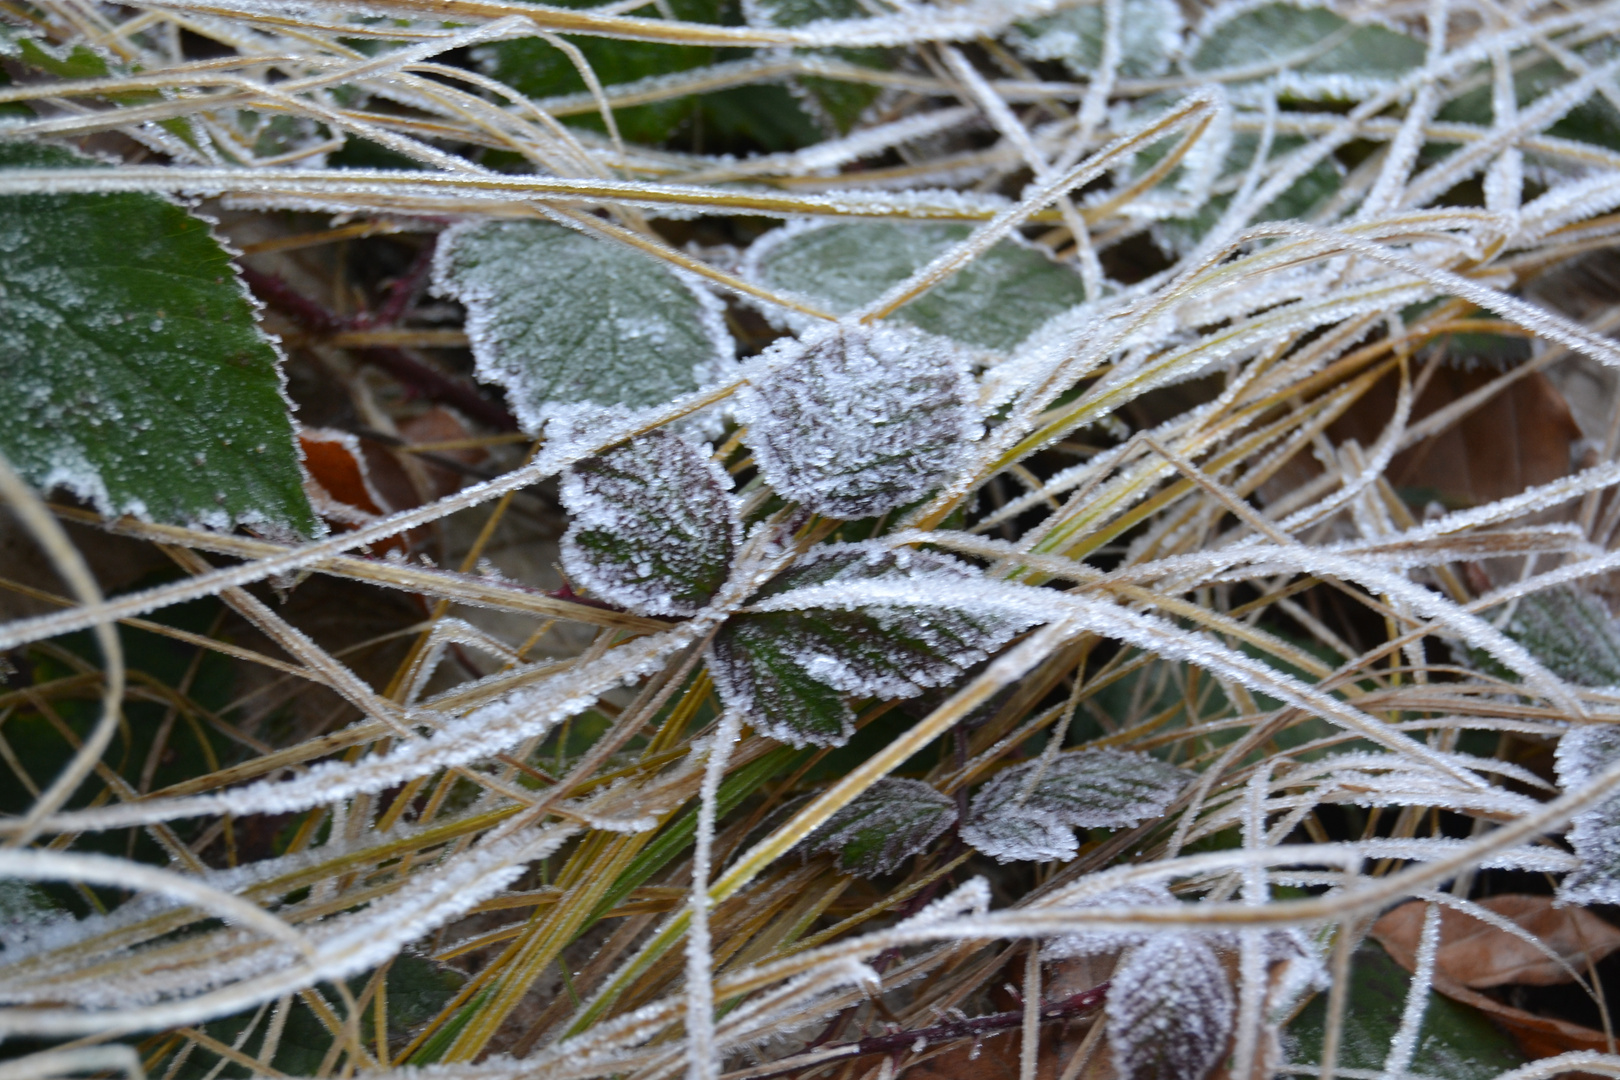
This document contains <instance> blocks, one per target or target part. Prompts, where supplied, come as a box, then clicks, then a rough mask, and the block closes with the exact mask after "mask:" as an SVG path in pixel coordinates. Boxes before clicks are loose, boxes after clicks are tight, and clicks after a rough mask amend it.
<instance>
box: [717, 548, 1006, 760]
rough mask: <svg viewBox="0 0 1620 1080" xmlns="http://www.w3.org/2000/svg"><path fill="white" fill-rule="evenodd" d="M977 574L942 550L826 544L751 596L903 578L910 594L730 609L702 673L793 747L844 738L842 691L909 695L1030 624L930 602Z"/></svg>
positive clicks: (729, 702)
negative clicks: (864, 602)
mask: <svg viewBox="0 0 1620 1080" xmlns="http://www.w3.org/2000/svg"><path fill="white" fill-rule="evenodd" d="M976 574H977V571H975V570H973V569H972V568H971V567H969V566H967V565H965V564H963V563H959V562H957V561H956V560H954V559H951V558H948V557H947V556H944V555H935V554H932V553H929V552H907V551H894V550H889V549H885V548H881V547H867V546H862V545H830V546H828V547H825V548H822V549H820V550H818V551H815V552H812V553H811V554H810V555H809V556H807V557H806V558H805V559H803V560H801V561H800V562H799V563H798V564H797V565H795V566H793V567H791V568H790V569H789V570H787V571H786V572H784V573H782V574H779V575H778V576H777V577H776V578H775V579H774V580H773V581H772V582H771V583H770V584H769V585H768V586H766V587H765V588H764V589H762V590H761V591H760V593H759V594H758V595H757V596H756V597H754V600H755V601H756V602H757V601H760V600H763V599H766V598H774V599H777V600H779V601H785V602H788V603H791V596H792V593H793V591H794V590H796V589H808V588H814V587H816V586H831V585H844V584H856V583H859V582H863V581H882V582H885V583H888V584H894V583H900V582H904V583H907V584H908V585H909V586H911V587H913V588H914V590H915V594H916V601H915V602H908V603H901V604H883V605H877V604H873V605H869V606H865V607H854V608H845V607H837V608H823V607H806V608H798V609H789V610H775V611H756V612H750V613H745V614H740V615H736V616H733V617H732V618H731V619H729V620H727V622H726V624H725V626H724V627H723V628H722V629H721V631H720V633H719V634H718V635H717V636H716V638H715V640H714V644H713V646H712V647H711V649H710V656H709V670H710V672H711V673H712V674H713V676H714V681H715V685H716V686H718V687H719V689H720V696H721V700H722V701H723V702H724V703H725V705H726V707H727V708H732V709H736V710H738V711H740V712H741V713H742V714H743V715H744V716H745V717H746V718H747V720H748V722H749V723H750V724H752V725H753V726H754V728H755V729H756V730H758V731H760V732H763V733H765V734H767V735H770V736H771V737H772V738H775V739H780V740H781V741H782V742H786V743H791V744H792V745H794V746H806V745H814V746H841V745H843V743H844V742H846V741H847V740H848V739H849V736H850V734H851V733H852V732H853V730H854V723H855V715H854V713H853V711H852V710H851V709H850V707H849V704H848V702H847V700H846V699H847V698H849V697H857V698H870V697H878V698H885V699H895V698H908V697H915V696H916V695H917V694H920V693H921V692H922V691H923V690H924V689H925V688H927V687H932V686H940V685H943V684H945V683H946V682H949V681H950V680H951V679H954V678H955V677H956V676H958V675H959V674H961V672H962V671H963V670H964V669H965V668H967V667H969V666H970V665H972V664H975V663H977V662H978V661H979V660H982V659H983V658H984V657H985V656H986V655H987V654H988V653H990V652H992V651H994V650H995V649H998V648H1000V647H1001V646H1002V645H1003V644H1005V643H1006V642H1007V641H1008V640H1009V639H1010V638H1011V637H1012V636H1013V635H1014V634H1016V633H1018V632H1019V631H1020V630H1022V629H1024V628H1025V627H1026V626H1027V625H1028V622H1027V621H1019V620H1015V619H1014V618H1012V617H1010V616H1005V615H999V614H990V613H985V612H970V611H966V610H962V609H958V608H952V607H947V606H942V605H939V604H936V603H932V602H931V601H930V596H929V586H930V585H931V584H933V583H936V582H937V583H947V584H952V583H960V582H962V581H964V580H967V579H971V578H973V577H974V576H976Z"/></svg>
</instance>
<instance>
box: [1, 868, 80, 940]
mask: <svg viewBox="0 0 1620 1080" xmlns="http://www.w3.org/2000/svg"><path fill="white" fill-rule="evenodd" d="M70 918H72V916H70V915H69V914H68V913H67V912H65V911H63V910H62V909H60V908H58V907H57V906H56V905H55V904H54V903H52V902H51V898H50V897H49V896H47V895H45V891H44V890H43V889H41V888H40V887H39V886H38V885H35V884H33V883H31V882H27V881H18V880H16V879H15V878H0V957H4V956H5V954H6V951H7V950H8V949H14V948H16V947H17V946H19V945H21V944H22V943H23V942H25V941H28V940H29V939H30V938H32V937H34V936H35V935H36V934H38V933H39V932H40V931H42V930H44V929H45V928H46V927H48V926H53V925H55V924H56V923H59V922H63V921H65V920H67V919H70Z"/></svg>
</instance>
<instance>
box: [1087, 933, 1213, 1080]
mask: <svg viewBox="0 0 1620 1080" xmlns="http://www.w3.org/2000/svg"><path fill="white" fill-rule="evenodd" d="M1232 1006H1233V1002H1232V986H1231V983H1230V982H1228V980H1227V978H1226V970H1225V969H1224V968H1223V967H1221V961H1220V959H1219V957H1217V956H1216V955H1215V951H1214V950H1213V949H1211V948H1210V947H1209V946H1208V945H1207V944H1205V943H1204V942H1203V941H1201V940H1200V939H1198V938H1197V937H1195V936H1193V935H1190V934H1181V933H1160V934H1156V935H1154V936H1153V937H1152V938H1150V939H1149V940H1148V942H1147V944H1145V945H1141V946H1139V947H1137V948H1135V949H1132V950H1131V951H1130V952H1128V953H1126V954H1125V956H1124V957H1123V958H1122V959H1121V960H1120V963H1119V966H1118V967H1117V968H1115V969H1114V974H1113V977H1112V978H1111V979H1110V980H1109V990H1108V1015H1107V1025H1108V1027H1107V1033H1108V1045H1109V1049H1110V1051H1111V1052H1112V1054H1113V1059H1114V1071H1115V1072H1116V1073H1117V1074H1118V1075H1119V1077H1120V1080H1203V1078H1204V1077H1205V1076H1207V1075H1208V1074H1209V1071H1210V1070H1211V1069H1213V1068H1214V1067H1215V1065H1216V1064H1217V1063H1218V1062H1219V1061H1220V1060H1221V1058H1223V1057H1224V1056H1225V1055H1226V1042H1227V1040H1228V1039H1229V1038H1230V1037H1231V1035H1232Z"/></svg>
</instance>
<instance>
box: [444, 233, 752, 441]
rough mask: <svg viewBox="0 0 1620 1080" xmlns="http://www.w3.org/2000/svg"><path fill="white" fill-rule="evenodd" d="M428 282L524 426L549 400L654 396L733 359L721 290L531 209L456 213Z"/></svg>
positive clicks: (537, 423) (637, 400)
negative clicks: (510, 214) (447, 300)
mask: <svg viewBox="0 0 1620 1080" xmlns="http://www.w3.org/2000/svg"><path fill="white" fill-rule="evenodd" d="M433 283H434V288H435V289H436V290H437V291H438V292H439V293H440V294H442V295H444V296H448V297H451V298H453V299H455V300H459V301H461V302H462V303H463V304H465V305H466V307H467V336H468V337H469V338H470V339H471V341H472V349H473V357H474V359H475V360H476V361H477V363H478V377H479V378H480V379H483V380H485V381H487V382H492V383H496V384H498V385H500V386H502V387H504V388H505V389H506V394H507V400H508V401H509V403H510V404H511V407H512V412H513V413H514V414H515V415H516V416H517V418H518V421H519V422H520V423H521V424H522V425H523V428H524V430H525V431H528V432H531V433H533V432H537V431H539V430H540V428H541V426H542V424H543V423H544V421H545V418H546V415H547V411H548V408H547V407H548V406H553V405H562V404H577V403H580V402H592V403H595V404H598V405H627V406H630V407H632V408H639V407H645V406H650V405H658V404H661V403H663V402H666V401H669V400H671V399H672V398H676V397H679V396H680V395H681V394H685V393H688V392H690V391H692V390H696V389H697V388H698V387H699V386H700V385H702V384H704V383H706V382H708V381H710V380H712V379H713V378H715V377H717V376H718V375H720V374H721V372H723V371H724V370H725V368H726V367H727V366H729V365H730V364H731V363H732V357H733V348H734V346H733V343H732V340H731V333H730V331H728V330H727V329H726V325H725V319H724V317H723V309H722V307H721V304H720V302H719V301H718V300H717V299H715V298H714V297H713V296H712V295H710V294H709V293H708V292H706V291H705V290H704V289H702V288H701V287H699V286H697V285H694V284H692V283H690V282H689V281H688V279H687V278H686V277H684V276H682V275H680V274H678V273H676V272H675V271H674V270H671V269H670V268H669V267H667V266H665V265H663V264H662V263H659V262H656V261H654V260H653V259H651V258H649V257H648V256H646V255H643V254H640V253H639V252H636V251H633V250H631V249H630V248H627V247H621V246H620V245H618V244H615V243H612V242H609V241H606V240H600V239H596V238H594V237H589V236H585V235H584V234H582V233H577V232H574V231H573V230H572V229H565V228H563V227H562V226H560V225H552V224H548V223H546V222H540V221H491V222H478V223H471V224H466V225H458V226H457V227H455V228H453V229H451V230H449V231H448V232H446V233H445V234H444V236H443V237H442V238H441V239H440V241H439V249H438V252H437V254H436V255H435V257H434V264H433Z"/></svg>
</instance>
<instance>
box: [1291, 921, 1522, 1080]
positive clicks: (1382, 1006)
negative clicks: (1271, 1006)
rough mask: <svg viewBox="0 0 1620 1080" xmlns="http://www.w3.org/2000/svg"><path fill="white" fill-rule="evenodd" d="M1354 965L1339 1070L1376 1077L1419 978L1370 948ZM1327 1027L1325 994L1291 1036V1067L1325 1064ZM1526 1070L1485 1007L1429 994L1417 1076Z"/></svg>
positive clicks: (1447, 1079)
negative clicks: (1369, 1072) (1414, 978)
mask: <svg viewBox="0 0 1620 1080" xmlns="http://www.w3.org/2000/svg"><path fill="white" fill-rule="evenodd" d="M1353 962H1354V966H1353V967H1352V968H1351V971H1350V990H1349V1000H1348V1001H1346V1003H1345V1010H1344V1034H1343V1041H1342V1042H1341V1043H1340V1045H1339V1062H1338V1064H1339V1068H1341V1069H1368V1070H1372V1071H1374V1072H1377V1071H1380V1070H1382V1069H1383V1067H1384V1062H1385V1059H1386V1058H1387V1057H1388V1056H1389V1049H1390V1043H1391V1042H1392V1041H1394V1038H1395V1033H1396V1031H1398V1030H1399V1029H1400V1026H1401V1014H1402V1011H1403V1010H1404V1008H1405V1006H1406V994H1407V988H1408V987H1409V986H1410V985H1411V981H1412V980H1411V976H1409V975H1408V974H1407V973H1406V972H1405V971H1402V970H1401V968H1400V966H1399V965H1398V964H1396V963H1395V961H1393V960H1391V959H1390V958H1389V954H1388V953H1386V952H1384V950H1383V949H1381V948H1379V947H1378V946H1377V945H1373V944H1367V945H1363V946H1362V947H1361V948H1360V949H1358V950H1357V951H1356V954H1355V957H1354V961H1353ZM1326 1022H1327V996H1326V995H1325V994H1322V995H1318V996H1317V997H1316V998H1315V1000H1313V1001H1312V1002H1311V1003H1310V1004H1309V1005H1307V1006H1305V1008H1304V1010H1303V1011H1301V1012H1300V1014H1299V1016H1298V1017H1297V1018H1296V1019H1295V1020H1294V1022H1293V1023H1292V1024H1290V1025H1289V1027H1288V1030H1287V1031H1286V1032H1285V1033H1284V1036H1283V1042H1284V1047H1285V1050H1284V1053H1285V1054H1286V1056H1287V1059H1288V1060H1289V1061H1290V1062H1292V1063H1293V1064H1296V1065H1315V1064H1317V1063H1319V1062H1320V1061H1321V1060H1322V1038H1323V1033H1324V1031H1325V1030H1326ZM1522 1064H1524V1056H1523V1055H1522V1054H1520V1053H1519V1050H1518V1047H1516V1046H1515V1045H1514V1044H1513V1040H1512V1039H1510V1038H1509V1037H1508V1036H1506V1035H1504V1034H1503V1033H1502V1032H1500V1031H1498V1030H1497V1029H1496V1028H1495V1027H1493V1026H1492V1025H1491V1022H1490V1021H1489V1020H1488V1019H1486V1018H1485V1016H1484V1014H1482V1013H1481V1012H1480V1011H1479V1010H1478V1009H1472V1008H1469V1007H1468V1006H1467V1005H1462V1004H1459V1003H1457V1002H1455V1001H1452V1000H1451V999H1450V998H1446V997H1442V996H1441V995H1439V994H1436V993H1435V992H1434V991H1432V990H1431V991H1429V995H1428V1002H1427V1004H1426V1005H1425V1007H1424V1012H1423V1026H1422V1028H1421V1029H1420V1031H1419V1033H1418V1039H1417V1047H1416V1049H1415V1050H1414V1052H1413V1054H1412V1064H1411V1067H1410V1070H1409V1071H1410V1073H1412V1074H1414V1075H1418V1076H1431V1077H1436V1078H1437V1080H1490V1078H1492V1077H1495V1076H1498V1075H1500V1074H1502V1073H1504V1072H1507V1071H1508V1070H1509V1069H1513V1068H1516V1067H1518V1066H1519V1065H1522Z"/></svg>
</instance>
